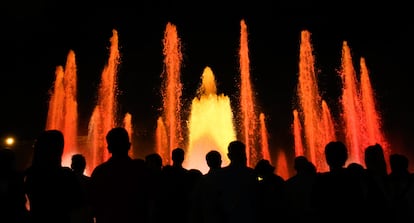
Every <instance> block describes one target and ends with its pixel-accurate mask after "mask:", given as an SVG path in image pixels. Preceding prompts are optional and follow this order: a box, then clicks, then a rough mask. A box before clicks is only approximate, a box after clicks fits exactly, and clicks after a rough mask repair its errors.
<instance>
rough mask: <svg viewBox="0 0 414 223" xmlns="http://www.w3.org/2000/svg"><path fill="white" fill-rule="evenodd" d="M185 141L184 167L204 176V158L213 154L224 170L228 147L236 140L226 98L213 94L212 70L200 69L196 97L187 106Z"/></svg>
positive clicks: (214, 88) (214, 91)
mask: <svg viewBox="0 0 414 223" xmlns="http://www.w3.org/2000/svg"><path fill="white" fill-rule="evenodd" d="M188 129H189V137H188V150H187V153H186V161H185V163H184V164H185V166H186V167H187V168H196V169H199V170H200V171H201V172H203V173H206V172H207V171H208V166H207V164H206V161H205V155H206V154H207V153H208V152H209V151H210V150H217V151H219V152H220V153H221V155H222V160H223V163H222V165H223V166H225V165H227V164H228V163H229V160H228V157H227V146H228V144H229V143H230V142H231V141H233V140H235V139H236V131H235V128H234V125H233V113H232V110H231V106H230V99H229V97H227V96H225V95H223V94H219V95H218V94H217V93H216V82H215V78H214V75H213V72H212V70H211V69H210V68H209V67H206V68H205V69H204V72H203V74H202V83H201V86H200V88H199V89H198V95H197V97H196V98H194V99H193V101H192V104H191V113H190V117H189V121H188Z"/></svg>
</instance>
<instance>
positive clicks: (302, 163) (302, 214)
mask: <svg viewBox="0 0 414 223" xmlns="http://www.w3.org/2000/svg"><path fill="white" fill-rule="evenodd" d="M293 163H294V164H293V167H294V169H295V171H296V173H295V175H293V176H291V177H290V178H288V179H287V180H286V197H287V206H288V208H289V210H288V213H289V215H290V218H295V219H296V220H298V222H300V221H302V220H303V221H304V220H309V219H312V218H313V214H314V211H313V209H312V206H311V194H312V189H313V185H314V183H315V177H316V167H315V165H314V164H313V163H312V162H310V161H309V160H308V159H307V158H306V157H305V156H297V157H295V159H294V162H293Z"/></svg>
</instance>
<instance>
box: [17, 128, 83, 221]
mask: <svg viewBox="0 0 414 223" xmlns="http://www.w3.org/2000/svg"><path fill="white" fill-rule="evenodd" d="M63 147H64V136H63V134H62V132H61V131H59V130H45V131H43V132H42V133H41V134H40V135H39V136H38V137H37V138H36V140H35V142H34V145H33V158H32V163H31V166H30V167H29V168H28V169H27V170H26V173H25V191H26V194H27V197H28V199H29V203H30V216H31V221H32V222H62V223H68V222H76V221H77V220H78V219H76V216H78V213H79V211H80V210H82V207H84V205H85V203H84V202H85V199H84V197H83V194H82V188H81V185H80V184H79V182H78V180H77V178H76V176H75V174H74V173H73V172H72V170H71V169H70V168H68V167H62V166H61V161H62V155H63Z"/></svg>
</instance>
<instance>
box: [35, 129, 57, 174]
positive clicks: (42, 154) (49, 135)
mask: <svg viewBox="0 0 414 223" xmlns="http://www.w3.org/2000/svg"><path fill="white" fill-rule="evenodd" d="M64 143H65V142H64V137H63V133H62V132H61V131H59V130H45V131H43V132H42V133H41V134H40V135H39V136H38V137H37V138H36V139H35V142H34V144H33V163H34V164H35V165H45V166H49V165H59V166H60V165H61V160H62V155H63V147H64Z"/></svg>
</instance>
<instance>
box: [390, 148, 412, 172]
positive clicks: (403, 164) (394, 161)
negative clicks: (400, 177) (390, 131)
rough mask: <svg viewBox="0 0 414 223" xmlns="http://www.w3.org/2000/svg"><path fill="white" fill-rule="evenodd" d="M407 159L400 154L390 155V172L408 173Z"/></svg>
mask: <svg viewBox="0 0 414 223" xmlns="http://www.w3.org/2000/svg"><path fill="white" fill-rule="evenodd" d="M408 166H409V160H408V158H407V157H406V156H405V155H402V154H397V153H395V154H391V155H390V167H391V172H392V173H408V172H409V171H408Z"/></svg>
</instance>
